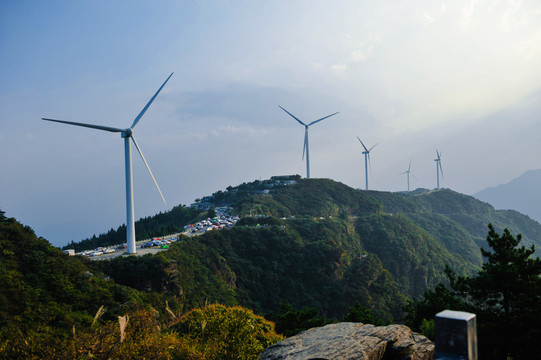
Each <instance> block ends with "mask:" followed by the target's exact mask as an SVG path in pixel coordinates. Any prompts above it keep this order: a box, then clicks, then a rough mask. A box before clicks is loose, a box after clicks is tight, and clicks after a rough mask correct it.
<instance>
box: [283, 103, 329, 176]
mask: <svg viewBox="0 0 541 360" xmlns="http://www.w3.org/2000/svg"><path fill="white" fill-rule="evenodd" d="M278 107H279V108H280V109H282V110H284V111H285V112H286V113H288V114H289V116H291V117H292V118H293V119H295V120H297V121H298V122H299V124H301V125H302V126H304V145H303V148H302V158H303V160H304V153H306V178H307V179H310V153H309V151H308V128H309V127H310V126H312V125H314V124H315V123H318V122H320V121H322V120H325V119H326V118H328V117H331V116H333V115H336V114H338V113H337V112H335V113H334V114H331V115H327V116H325V117H322V118H321V119H318V120H315V121H312V122H311V123H310V124H308V125H306V124H305V123H303V122H302V121H300V120H299V119H298V118H297V117H295V115H293V114H291V113H290V112H289V111H287V110H286V109H284V108H283V107H281V106H280V105H278Z"/></svg>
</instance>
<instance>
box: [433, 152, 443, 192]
mask: <svg viewBox="0 0 541 360" xmlns="http://www.w3.org/2000/svg"><path fill="white" fill-rule="evenodd" d="M436 155H437V156H438V157H437V158H436V159H434V161H435V162H436V181H437V182H436V184H437V187H436V189H438V190H439V189H440V172H441V178H442V179H443V169H442V168H441V153H440V152H439V151H438V149H436Z"/></svg>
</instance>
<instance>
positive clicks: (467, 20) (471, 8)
mask: <svg viewBox="0 0 541 360" xmlns="http://www.w3.org/2000/svg"><path fill="white" fill-rule="evenodd" d="M478 2H479V0H467V1H466V3H465V4H464V6H463V7H462V17H461V18H460V25H461V26H462V28H463V29H467V28H469V27H470V25H472V24H475V23H476V19H475V18H474V12H475V6H476V5H477V3H478Z"/></svg>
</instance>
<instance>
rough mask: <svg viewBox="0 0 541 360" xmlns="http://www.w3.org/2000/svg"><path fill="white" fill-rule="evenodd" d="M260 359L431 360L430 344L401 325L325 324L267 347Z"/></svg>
mask: <svg viewBox="0 0 541 360" xmlns="http://www.w3.org/2000/svg"><path fill="white" fill-rule="evenodd" d="M259 359H260V360H282V359H283V360H286V359H287V360H301V359H303V360H308V359H311V360H327V359H329V360H331V359H332V360H336V359H344V360H347V359H366V360H381V359H385V360H406V359H408V360H432V359H434V343H433V342H432V341H430V340H429V339H428V338H426V337H424V336H422V335H419V334H416V333H414V332H412V331H411V330H410V328H408V327H407V326H404V325H389V326H374V325H364V324H361V323H347V322H344V323H338V324H329V325H325V326H323V327H319V328H312V329H309V330H306V331H303V332H301V333H299V334H297V335H295V336H292V337H290V338H287V339H285V340H283V341H280V342H279V343H276V344H274V345H272V346H270V347H269V348H267V349H266V350H265V351H264V352H263V353H262V354H261V357H260V358H259Z"/></svg>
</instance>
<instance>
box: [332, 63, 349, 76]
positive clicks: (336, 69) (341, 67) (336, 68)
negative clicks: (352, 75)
mask: <svg viewBox="0 0 541 360" xmlns="http://www.w3.org/2000/svg"><path fill="white" fill-rule="evenodd" d="M347 70H348V66H347V64H335V65H333V66H331V71H332V72H333V73H334V74H336V75H343V74H344V73H345V72H346V71H347Z"/></svg>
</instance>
